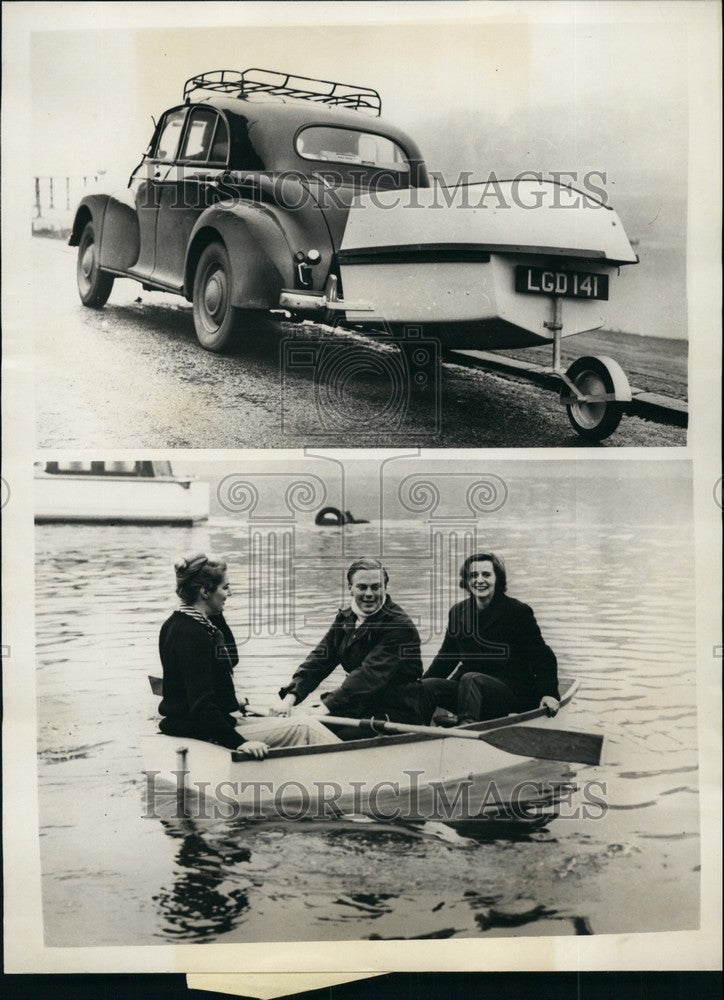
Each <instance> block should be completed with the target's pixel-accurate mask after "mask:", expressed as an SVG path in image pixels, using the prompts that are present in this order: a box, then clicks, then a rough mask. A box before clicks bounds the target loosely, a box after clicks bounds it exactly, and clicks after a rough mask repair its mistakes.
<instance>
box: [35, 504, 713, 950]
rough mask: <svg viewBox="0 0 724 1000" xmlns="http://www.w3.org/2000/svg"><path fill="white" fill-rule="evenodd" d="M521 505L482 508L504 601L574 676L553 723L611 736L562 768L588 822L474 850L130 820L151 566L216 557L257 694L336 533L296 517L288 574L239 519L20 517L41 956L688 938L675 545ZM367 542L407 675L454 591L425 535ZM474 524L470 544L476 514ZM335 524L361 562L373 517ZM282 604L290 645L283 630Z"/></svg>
mask: <svg viewBox="0 0 724 1000" xmlns="http://www.w3.org/2000/svg"><path fill="white" fill-rule="evenodd" d="M538 496H539V499H540V504H539V505H538V506H537V507H536V506H535V505H532V504H531V505H530V506H529V514H528V518H527V519H522V518H520V517H513V516H510V515H508V514H506V513H505V511H504V512H502V513H501V514H499V515H496V518H497V519H496V521H495V526H494V538H495V546H496V548H497V549H498V550H499V551H500V552H501V553H503V554H504V555H505V557H506V559H507V562H508V570H509V578H510V586H509V591H510V593H511V594H512V595H513V596H516V597H518V598H520V599H522V600H525V601H527V602H528V603H530V604H531V605H532V606H533V608H534V609H535V612H536V616H537V618H538V621H539V623H540V625H541V627H542V630H543V634H544V636H545V638H546V639H547V641H548V642H549V643H550V645H551V646H552V647H553V648H554V649H555V650H556V652H557V654H558V657H559V663H560V670H561V672H562V673H568V674H573V675H576V676H578V677H580V678H581V681H582V691H581V694H580V696H579V698H578V700H577V706H576V709H575V713H574V714H573V716H572V717H569V718H568V719H567V724H568V725H570V726H571V727H573V728H585V729H588V730H590V731H593V732H601V733H603V734H605V735H606V736H607V738H608V751H607V752H608V759H609V760H610V761H611V763H609V764H607V765H606V766H602V767H599V768H579V769H578V773H577V775H576V778H575V780H576V782H577V783H578V785H579V787H580V786H581V785H582V783H583V782H585V781H586V780H587V779H589V778H590V779H596V780H599V781H602V782H605V785H606V795H605V798H606V801H607V803H608V810H607V812H606V815H605V816H604V817H603V818H600V819H598V820H592V819H588V820H583V819H578V820H574V819H566V818H563V817H561V818H559V819H557V820H555V821H553V822H552V823H551V824H549V826H548V827H547V828H545V829H543V830H541V831H538V832H533V833H528V834H518V835H515V834H504V835H498V836H497V837H494V838H492V839H491V838H489V837H486V836H481V835H479V834H477V833H475V832H473V833H472V834H471V835H470V836H468V835H467V833H466V832H465V833H462V832H453V831H451V830H450V829H449V828H448V827H444V826H442V825H434V824H433V825H428V826H423V827H414V826H411V825H408V826H405V825H403V824H398V825H395V824H382V823H378V822H372V823H367V824H356V823H351V822H344V821H332V820H330V821H324V822H307V823H293V822H287V823H284V822H282V821H274V822H271V821H267V822H259V823H253V822H249V821H235V822H223V821H218V820H216V821H207V822H200V821H194V820H177V819H173V818H169V819H164V820H150V819H144V818H142V815H143V808H144V804H143V790H144V779H143V776H142V775H141V769H142V767H143V762H142V757H141V749H140V741H141V738H142V737H143V736H144V735H145V734H147V733H149V732H152V731H154V729H155V726H156V724H157V715H156V700H155V699H154V698H153V697H152V696H151V694H150V691H149V687H148V682H147V679H146V675H147V674H149V673H158V671H159V666H158V662H157V651H156V641H157V634H158V629H159V626H160V624H161V623H162V621H163V620H164V618H165V617H166V615H167V614H168V613H169V612H170V610H171V609H172V608H173V606H174V603H175V596H174V594H173V586H172V580H173V575H172V568H171V567H172V563H173V560H174V558H175V557H176V556H177V555H178V554H179V553H181V552H190V551H194V550H207V551H211V552H214V553H215V554H217V555H219V556H221V557H222V558H226V559H227V560H228V561H229V564H230V570H231V572H230V576H231V581H232V590H233V596H232V598H231V600H230V601H229V603H228V605H227V617H228V619H229V621H230V623H231V625H232V627H233V629H234V631H235V632H236V634H237V637H238V638H239V640H240V641H241V657H242V662H241V663H240V665H239V667H238V668H237V671H236V682H237V687H238V689H239V691H240V692H241V691H243V692H244V693H245V694H247V696H248V697H249V698H250V700H251V701H252V702H253V703H256V704H260V705H263V704H265V703H266V702H268V700H269V698H270V697H271V696H272V695H273V694H274V693H275V692H276V691H277V689H278V688H279V686H280V684H281V683H282V682H283V681H285V680H286V679H287V678H288V677H289V676H290V674H291V672H292V670H293V668H294V667H295V666H296V664H297V663H298V662H299V661H300V660H301V659H302V657H303V656H304V653H305V644H306V643H307V642H311V641H313V640H314V638H319V636H320V634H321V630H322V629H323V628H324V627H325V625H326V624H327V623H328V622H329V621H330V620H331V618H332V615H333V611H334V609H335V607H336V603H337V602H338V601H340V600H342V598H343V588H342V587H341V585H340V584H339V579H341V578H340V575H339V573H337V572H336V571H334V572H331V571H330V565H331V563H330V562H329V560H327V561H325V560H324V559H323V558H322V556H324V555H325V554H326V555H327V556H329V555H330V554H333V553H334V551H335V547H336V546H338V545H339V534H338V530H337V529H333V530H331V531H330V530H329V529H321V528H315V527H312V526H309V527H297V529H296V531H295V538H294V545H295V560H294V563H295V565H296V566H298V568H299V574H298V576H297V575H294V576H293V580H290V579H289V572H288V569H285V565H284V559H283V556H282V553H281V551H279V549H277V550H276V555H275V554H274V551H275V550H274V548H273V547H267V546H265V545H262V547H261V549H260V550H259V551H257V552H252V553H250V545H251V546H253V545H257V544H258V539H257V541H256V542H250V534H249V531H248V526H247V525H246V524H245V523H244V522H242V521H240V520H239V519H235V518H233V517H229V516H227V517H226V518H222V517H216V518H214V519H212V520H211V521H210V522H209V523H208V524H206V525H201V526H197V527H194V528H162V527H140V526H139V527H134V526H119V527H107V526H90V525H89V526H82V525H67V526H62V525H47V526H40V527H39V528H38V530H37V573H36V578H37V646H38V659H37V684H38V749H39V790H40V825H41V830H40V834H41V839H40V845H41V860H42V874H43V906H44V920H45V934H46V944H47V945H49V946H64V945H75V946H80V945H113V944H158V943H163V942H166V943H169V942H173V941H184V942H201V941H223V942H234V941H239V942H246V941H263V940H268V941H274V940H283V941H290V940H303V939H306V940H337V939H360V938H372V937H380V938H385V937H400V936H403V937H421V936H422V937H424V936H429V937H454V936H461V937H463V936H477V935H485V936H494V935H531V934H536V935H555V934H576V933H579V934H581V933H582V934H588V933H596V934H598V933H617V932H622V933H623V932H637V931H656V930H664V929H683V928H693V927H696V926H697V925H698V899H699V867H698V866H699V856H698V854H699V839H698V830H699V818H698V786H697V747H696V713H695V660H694V648H695V647H694V607H693V604H694V602H693V574H692V565H691V538H690V531H689V529H688V528H682V526H681V525H670V524H667V523H666V522H665V521H664V520H663V519H659V518H658V517H657V516H656V514H655V513H654V514H653V515H652V517H653V520H650V521H649V523H646V521H645V519H644V521H643V522H642V523H636V524H634V523H631V524H628V523H626V522H625V521H624V520H622V519H621V517H619V518H618V519H619V524H618V526H615V527H613V526H612V525H611V523H610V522H611V520H612V519H613V517H616V516H617V515H616V514H613V515H612V514H611V512H610V511H609V510H608V509H607V500H606V497H605V496H604V495H600V496H599V497H598V498H597V497H596V492H595V491H594V490H591V491H589V492H588V493H587V495H586V507H585V509H583V507H582V503H581V502H580V501H579V502H578V505H577V506H576V505H575V504H573V505H571V508H570V510H569V512H568V514H567V515H566V514H565V512H564V516H562V517H558V518H556V517H553V516H551V515H552V513H553V512H554V509H553V507H552V506H551V503H550V501H551V497H549V496H548V494H547V493H546V487H545V485H544V484H541V485H540V488H539V490H538ZM663 506H665V505H663ZM662 509H663V508H662ZM536 511H538V512H539V513H536ZM531 512H532V513H531ZM574 515H575V516H574ZM387 528H390V529H391V530H390V531H389V534H388V535H387V536H386V538H387V541H386V543H385V545H386V558H387V559H388V561H389V562H390V565H391V567H394V570H393V569H392V568H391V575H392V581H391V587H390V590H391V594H392V596H393V598H394V599H395V600H396V601H398V602H399V603H400V604H402V606H403V607H404V608H405V609H406V610H408V612H410V613H411V614H412V615H413V617H415V618H417V620H418V621H419V623H420V630H421V634H422V636H423V642H424V648H423V660H424V663H425V665H426V664H427V663H429V660H430V658H431V656H432V655H433V653H434V652H435V650H436V648H437V645H438V643H439V641H440V628H441V627H442V626H443V624H444V618H445V613H446V610H447V607H448V606H449V604H451V603H452V602H453V601H454V600H458V599H459V597H460V594H461V592H460V591H458V590H457V589H456V570H457V553H455V555H454V557H452V556H451V558H450V559H449V560H448V561H447V562H446V561H445V560H444V559H443V561H442V563H440V565H441V567H442V568H441V572H442V574H443V576H444V578H445V579H444V588H443V589H444V593H442V594H441V593H440V592H439V591H438V590H436V582H435V581H434V580H432V578H431V574H430V573H429V570H428V567H429V565H430V555H429V551H428V546H429V537H428V528H427V526H426V525H425V523H424V522H421V521H418V522H412V521H409V522H399V523H398V524H396V525H392V526H391V525H387ZM484 529H485V532H486V534H487V535H488V536H490V529H491V522H490V521H489V520H488V521H486V523H485V525H484ZM347 530H348V531H349V532H351V535H350V536H348V537H349V538H350V539H351V543H352V546H351V547H352V548H353V549H354V550H355V554H356V553H357V552H364V551H373V550H375V549H376V547H377V545H378V543H379V531H378V526H377V525H376V524H374V523H373V524H368V525H364V524H362V525H355V526H353V527H352V528H349V529H347ZM252 556H253V558H251V557H252ZM332 561H333V560H332ZM250 564H253V568H252V569H249V566H250ZM341 567H342V563H340V569H341ZM292 584H293V585H292ZM278 594H284V595H286V596H285V600H284V602H279V601H275V599H274V598H275V595H278ZM431 595H432V596H431ZM435 595H437V596H435ZM280 605H281V606H280ZM290 605H291V606H292V607H293V611H294V614H293V620H294V622H295V624H296V626H297V627H298V635H297V637H292V636H291V635H289V634H288V633H289V632H290V628H289V623H290V621H291V620H292V618H290V611H289V606H290ZM443 605H444V607H443ZM285 633H286V634H285ZM327 686H334V681H330V682H328V684H327ZM168 766H169V767H171V766H173V762H172V760H169V762H168ZM578 794H579V795H580V793H578ZM574 800H575V799H574Z"/></svg>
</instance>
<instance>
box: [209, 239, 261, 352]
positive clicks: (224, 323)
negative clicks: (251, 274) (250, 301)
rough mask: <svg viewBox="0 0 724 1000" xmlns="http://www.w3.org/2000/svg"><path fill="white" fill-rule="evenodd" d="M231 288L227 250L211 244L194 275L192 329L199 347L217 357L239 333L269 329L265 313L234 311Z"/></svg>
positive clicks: (238, 336)
mask: <svg viewBox="0 0 724 1000" xmlns="http://www.w3.org/2000/svg"><path fill="white" fill-rule="evenodd" d="M231 288H232V275H231V263H230V261H229V255H228V253H227V251H226V247H225V246H224V245H223V243H210V244H209V246H207V247H206V249H205V250H204V251H203V252H202V254H201V257H200V258H199V263H198V267H197V268H196V274H195V276H194V290H193V306H194V326H195V328H196V336H197V337H198V340H199V343H200V344H201V346H202V347H205V348H206V350H207V351H214V352H215V353H217V354H221V353H222V352H224V351H228V350H231V348H232V347H234V345H235V344H236V343H237V342H238V340H239V339H240V337H241V336H242V334H251V333H262V332H264V331H265V329H266V328H267V327H269V328H271V326H272V324H271V322H270V321H269V320H268V319H267V318H266V314H265V313H264V312H261V311H254V310H250V309H236V308H234V306H232V304H231Z"/></svg>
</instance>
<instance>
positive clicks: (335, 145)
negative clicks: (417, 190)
mask: <svg viewBox="0 0 724 1000" xmlns="http://www.w3.org/2000/svg"><path fill="white" fill-rule="evenodd" d="M296 147H297V152H298V153H299V155H300V156H302V157H304V159H305V160H318V161H319V160H322V161H323V162H329V163H345V164H359V165H361V166H365V167H383V168H385V169H386V170H399V171H409V169H410V167H409V164H408V162H407V157H406V156H405V153H404V150H403V149H402V147H401V146H398V145H397V143H396V142H393V141H392V139H388V138H387V136H384V135H377V134H375V133H374V132H361V131H358V130H357V129H351V128H335V127H331V126H328V125H310V126H309V127H307V128H305V129H302V131H301V132H299V134H298V135H297V138H296Z"/></svg>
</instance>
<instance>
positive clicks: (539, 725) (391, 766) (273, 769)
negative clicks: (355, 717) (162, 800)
mask: <svg viewBox="0 0 724 1000" xmlns="http://www.w3.org/2000/svg"><path fill="white" fill-rule="evenodd" d="M152 686H153V682H152ZM561 687H562V697H561V705H560V711H559V713H558V715H557V716H556V717H555V718H550V717H549V716H548V715H547V713H546V711H545V709H541V708H537V709H533V710H532V711H528V712H523V713H519V714H515V715H508V716H506V717H504V718H499V719H494V720H491V721H486V722H479V723H472V724H469V725H467V726H464V727H460V728H459V729H454V730H446V729H443V728H437V729H434V728H433V727H420V728H421V729H423V730H425V731H424V732H406V733H400V734H397V735H389V736H369V737H366V738H362V739H359V740H355V741H352V742H346V743H339V744H324V745H314V746H300V747H280V748H272V749H271V750H270V751H269V755H268V757H266V758H265V759H263V760H257V759H254V758H252V757H250V756H248V755H247V754H244V753H242V752H240V751H230V750H227V749H225V748H223V747H219V746H217V745H214V744H211V743H207V742H203V741H200V740H193V739H185V738H179V737H171V736H165V735H161V734H160V733H159V734H157V735H154V736H151V737H148V738H147V739H146V740H145V746H144V760H145V768H144V772H143V773H144V776H145V786H146V793H147V815H149V816H154V815H156V812H155V810H156V797H157V796H158V795H160V794H163V795H164V796H166V797H167V796H168V790H169V788H175V790H176V800H177V806H178V808H179V810H182V815H189V811H190V812H191V815H192V816H193V815H194V814H196V815H201V816H205V817H214V816H215V817H219V818H235V817H239V816H240V817H250V818H264V817H269V816H274V817H281V818H284V819H302V818H304V819H306V818H324V817H329V816H339V815H344V814H354V815H363V816H372V817H375V818H379V819H384V820H388V821H389V820H412V821H417V820H438V821H443V822H466V821H469V820H473V819H486V820H488V819H505V820H508V821H509V820H511V819H515V820H519V821H521V822H527V821H528V822H529V821H531V820H534V819H537V818H539V816H540V810H541V809H547V808H548V807H550V806H551V804H555V801H556V799H557V797H559V796H560V792H561V787H562V786H561V780H560V779H561V777H562V776H563V775H566V774H567V775H568V777H570V775H571V772H570V769H566V768H562V767H561V762H564V761H565V760H566V758H567V757H568V755H570V760H572V761H575V760H579V761H581V760H588V761H589V762H595V761H596V759H597V756H596V754H595V753H594V756H592V757H589V756H586V755H585V754H584V755H581V747H582V745H583V743H587V744H588V743H590V742H591V741H598V743H597V744H596V745H597V747H598V755H600V741H601V738H600V737H591V736H590V735H589V734H585V733H581V734H579V733H570V732H564V731H562V730H561V728H560V727H561V721H562V720H565V719H566V718H567V717H570V715H571V714H572V713H571V711H570V709H571V705H572V702H573V699H574V697H575V694H576V691H577V690H578V681H576V680H570V679H567V680H565V681H563V682H562V685H561ZM476 737H477V738H476ZM588 749H589V748H588V745H587V746H586V754H587V753H588ZM545 755H548V757H549V758H551V759H545ZM553 759H555V760H556V761H558V763H557V764H553V762H552V761H553Z"/></svg>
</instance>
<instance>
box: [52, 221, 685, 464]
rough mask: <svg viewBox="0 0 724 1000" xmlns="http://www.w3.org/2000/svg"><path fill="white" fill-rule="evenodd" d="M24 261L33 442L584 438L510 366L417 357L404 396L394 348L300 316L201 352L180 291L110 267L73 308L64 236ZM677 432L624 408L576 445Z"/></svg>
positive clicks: (464, 442)
mask: <svg viewBox="0 0 724 1000" xmlns="http://www.w3.org/2000/svg"><path fill="white" fill-rule="evenodd" d="M33 262H34V273H35V275H36V276H37V292H36V294H35V296H34V303H33V313H32V315H33V321H34V335H35V345H36V347H35V358H36V378H37V385H38V386H39V387H42V390H41V389H39V390H38V391H37V393H36V398H37V404H36V405H37V434H38V445H39V446H40V447H58V448H60V447H62V448H68V447H82V448H102V449H108V448H111V447H117V448H285V447H286V448H289V447H292V448H298V447H301V446H303V445H311V446H328V447H358V448H361V447H368V448H369V447H403V446H404V447H409V446H413V447H418V446H419V447H428V448H429V447H434V448H453V447H458V448H461V447H476V448H478V447H521V448H522V447H553V446H555V447H562V448H567V447H581V446H584V447H585V446H586V445H585V442H583V441H582V439H581V438H579V437H578V435H576V434H575V433H574V432H573V430H572V428H571V427H570V425H569V423H568V419H567V417H566V414H565V411H564V410H563V408H562V407H561V406H560V405H559V404H558V402H557V397H556V395H555V394H554V393H553V392H549V391H545V390H543V389H541V388H538V387H536V386H534V385H531V384H529V383H527V382H525V381H524V380H522V379H519V378H517V377H511V376H507V375H501V374H492V373H488V372H485V371H480V370H476V369H469V368H465V367H464V366H463V365H457V364H454V363H448V362H447V361H446V362H444V363H442V365H440V367H439V369H438V368H436V366H435V365H434V364H433V365H430V364H427V363H423V364H421V365H420V367H419V370H418V371H417V372H416V373H417V374H418V375H419V377H420V380H421V381H422V382H423V383H424V385H423V387H422V388H421V390H420V391H418V392H416V393H415V394H414V395H413V397H412V398H410V397H409V394H408V392H407V391H406V389H405V387H404V385H403V380H402V379H401V378H400V371H401V365H402V364H403V361H402V358H401V356H400V354H399V353H398V352H397V351H396V350H395V349H394V348H391V347H388V346H386V345H383V344H379V343H375V342H373V341H370V340H367V339H365V338H362V337H359V336H357V335H355V334H343V333H340V334H330V333H329V331H326V332H325V330H324V329H321V328H319V327H316V326H314V325H312V324H302V325H293V324H284V325H283V326H282V327H281V330H280V333H279V334H278V335H277V336H274V337H271V338H266V340H265V341H264V343H261V344H260V343H255V344H253V345H246V346H245V347H243V348H241V349H239V350H238V351H237V352H236V353H234V354H232V355H228V356H219V355H214V354H209V353H207V352H205V351H204V350H202V349H201V347H199V345H198V343H197V341H196V338H195V334H194V329H193V319H192V315H191V309H190V306H189V305H188V303H186V302H185V301H184V300H183V299H181V298H179V297H176V296H172V295H165V294H160V293H156V292H154V293H151V292H144V291H143V290H142V289H141V286H140V285H139V284H137V283H136V282H133V281H129V280H117V281H116V283H115V286H114V289H113V292H112V294H111V298H110V301H109V303H108V305H107V306H106V307H105V308H104V309H102V310H92V309H85V308H83V306H82V305H81V303H80V300H79V299H78V295H77V292H76V284H75V249H74V248H70V247H66V246H64V244H62V243H61V242H59V241H56V240H50V239H41V238H35V239H34V240H33ZM315 366H316V367H315ZM322 369H323V370H324V372H325V377H321V376H320V371H321V370H322ZM685 443H686V431H685V430H683V429H681V428H676V427H669V426H663V425H660V424H657V423H654V422H652V421H647V420H642V419H640V418H636V417H625V418H624V420H623V422H622V424H621V426H620V428H619V430H618V431H617V432H616V433H615V434H614V435H613V436H612V437H611V438H609V439H608V440H607V441H606V442H604V444H603V445H602V446H599V445H592V446H588V447H621V446H632V445H658V446H661V445H664V446H667V445H669V446H671V445H684V444H685Z"/></svg>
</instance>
